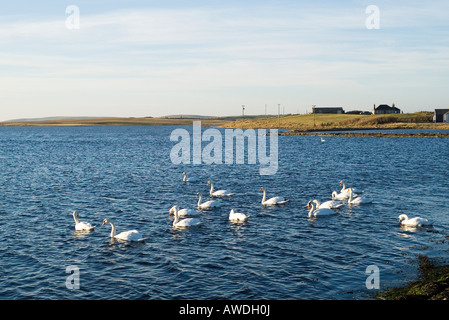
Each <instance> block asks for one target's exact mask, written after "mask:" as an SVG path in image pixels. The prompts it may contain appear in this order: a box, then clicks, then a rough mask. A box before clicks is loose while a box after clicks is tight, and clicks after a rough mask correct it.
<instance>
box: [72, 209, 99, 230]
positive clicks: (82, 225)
mask: <svg viewBox="0 0 449 320" xmlns="http://www.w3.org/2000/svg"><path fill="white" fill-rule="evenodd" d="M79 217H80V214H79V213H78V211H73V220H75V230H76V231H93V230H94V229H95V226H92V225H91V224H90V223H88V222H83V221H79V220H78V218H79Z"/></svg>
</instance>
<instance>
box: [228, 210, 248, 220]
mask: <svg viewBox="0 0 449 320" xmlns="http://www.w3.org/2000/svg"><path fill="white" fill-rule="evenodd" d="M248 218H249V216H247V215H246V214H244V213H240V212H234V209H231V212H229V220H230V221H232V222H245V221H246V220H247V219H248Z"/></svg>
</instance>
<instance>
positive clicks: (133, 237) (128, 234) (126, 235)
mask: <svg viewBox="0 0 449 320" xmlns="http://www.w3.org/2000/svg"><path fill="white" fill-rule="evenodd" d="M106 223H109V224H110V225H111V227H112V230H111V238H114V239H118V240H124V241H144V240H145V239H144V238H143V237H142V235H141V234H140V232H139V231H137V230H129V231H124V232H121V233H119V234H117V235H116V234H115V226H114V224H113V223H112V222H111V221H110V220H109V219H107V218H106V219H104V220H103V224H102V226H104V225H105V224H106Z"/></svg>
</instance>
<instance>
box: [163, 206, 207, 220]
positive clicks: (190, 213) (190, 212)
mask: <svg viewBox="0 0 449 320" xmlns="http://www.w3.org/2000/svg"><path fill="white" fill-rule="evenodd" d="M175 207H176V206H173V207H172V208H171V209H170V211H168V215H169V216H170V215H171V214H174V213H175ZM199 214H200V213H199V212H198V211H196V210H195V209H187V208H186V209H179V208H178V216H179V217H181V218H183V217H187V216H197V215H199Z"/></svg>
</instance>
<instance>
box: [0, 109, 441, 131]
mask: <svg viewBox="0 0 449 320" xmlns="http://www.w3.org/2000/svg"><path fill="white" fill-rule="evenodd" d="M193 121H201V124H202V125H203V126H218V127H221V128H230V129H236V128H239V129H260V128H263V129H287V130H288V131H284V132H283V133H282V134H283V135H300V136H301V135H319V136H359V137H385V136H392V137H449V134H447V133H426V134H401V133H374V132H364V133H361V132H358V131H362V130H396V129H440V130H449V123H433V122H432V113H431V112H416V113H405V114H391V115H354V114H304V115H288V116H282V117H279V118H278V117H273V116H269V117H263V116H250V117H245V118H242V117H240V116H235V117H214V118H152V117H145V118H132V117H131V118H113V117H108V118H87V119H61V120H34V121H20V122H0V126H21V127H25V126H26V127H30V126H32V127H43V126H53V127H58V126H67V127H68V126H142V125H145V126H147V125H150V126H159V125H173V126H175V125H192V124H193ZM335 131H346V132H335ZM347 131H351V132H347Z"/></svg>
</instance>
